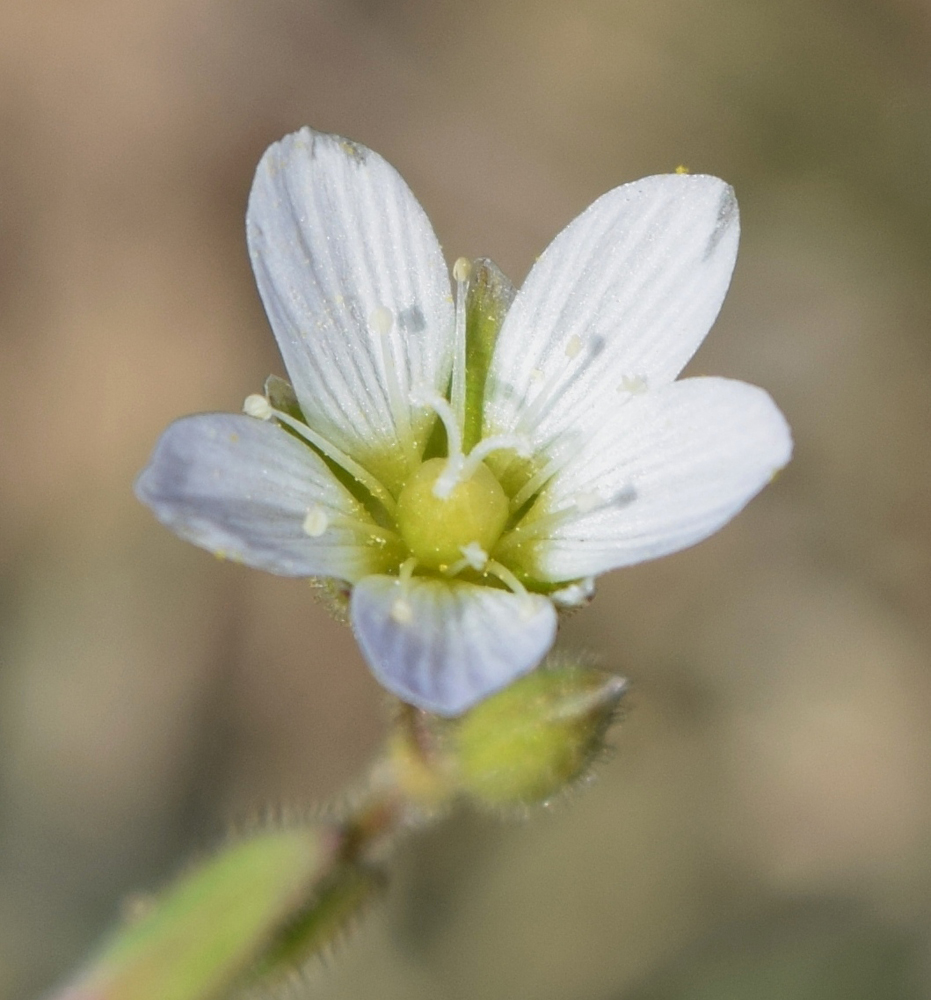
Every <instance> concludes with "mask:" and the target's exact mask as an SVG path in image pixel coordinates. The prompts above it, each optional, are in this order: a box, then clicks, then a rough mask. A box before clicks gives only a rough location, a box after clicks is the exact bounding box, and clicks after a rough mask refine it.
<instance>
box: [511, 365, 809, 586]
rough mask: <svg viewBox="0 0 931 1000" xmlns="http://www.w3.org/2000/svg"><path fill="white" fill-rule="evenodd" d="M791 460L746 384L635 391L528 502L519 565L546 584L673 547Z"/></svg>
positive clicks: (767, 404) (688, 383)
mask: <svg viewBox="0 0 931 1000" xmlns="http://www.w3.org/2000/svg"><path fill="white" fill-rule="evenodd" d="M791 453H792V439H791V435H790V432H789V427H788V425H787V424H786V421H785V418H784V417H783V416H782V414H781V413H780V412H779V410H778V409H777V408H776V405H775V404H774V403H773V401H772V400H771V399H770V397H769V396H768V395H767V394H766V393H765V392H764V391H763V390H762V389H758V388H756V386H752V385H747V384H745V383H743V382H735V381H730V380H728V379H719V378H695V379H684V380H683V381H681V382H675V383H673V384H672V385H668V386H664V387H663V388H661V389H658V390H656V391H655V392H650V393H647V394H645V395H643V396H641V397H638V398H637V399H635V400H632V401H631V402H630V403H629V404H628V405H626V406H622V407H619V408H617V409H616V411H615V413H614V414H613V416H612V418H611V419H610V420H608V421H606V422H605V424H604V425H602V427H601V428H600V429H599V430H598V431H597V433H594V434H592V435H591V436H590V437H589V438H588V440H587V441H586V442H585V445H584V447H583V448H582V449H581V450H580V451H579V452H578V453H577V454H576V455H575V456H574V457H573V458H572V459H571V460H570V461H569V462H568V464H566V465H565V466H564V468H563V469H562V470H561V471H560V472H559V474H558V475H557V476H556V477H554V479H553V480H552V481H551V482H550V483H549V484H548V485H547V486H546V488H545V489H544V490H543V492H542V493H541V494H540V497H539V499H538V501H537V503H536V505H535V506H534V507H533V509H532V510H531V511H530V512H529V514H528V516H527V517H526V518H525V519H524V521H523V522H522V524H521V527H520V530H519V531H518V532H516V533H515V534H516V537H517V538H519V537H521V536H524V542H523V544H522V545H521V547H520V550H519V551H520V558H521V561H522V565H523V566H524V567H525V568H526V569H528V571H530V572H532V573H533V574H534V575H535V576H536V577H537V578H538V579H542V580H550V581H554V582H555V581H560V580H570V579H574V578H576V577H582V576H588V575H591V574H596V573H603V572H604V571H605V570H609V569H613V568H615V567H618V566H627V565H630V564H631V563H637V562H642V561H643V560H645V559H653V558H655V557H657V556H661V555H665V554H666V553H669V552H675V551H677V550H678V549H682V548H685V547H686V546H688V545H692V544H694V543H695V542H698V541H701V540H702V539H703V538H706V537H707V536H708V535H710V534H712V533H713V532H715V531H717V529H718V528H720V527H721V526H722V525H723V524H725V523H726V522H727V521H729V520H730V519H731V518H732V517H733V516H734V515H735V514H736V513H737V512H738V511H739V510H740V509H741V508H742V507H743V506H744V505H745V504H746V503H747V502H748V501H749V500H750V499H751V498H752V497H753V496H754V495H755V494H756V493H758V492H759V490H761V489H762V488H763V487H764V486H765V485H766V484H767V483H768V482H769V481H770V480H771V479H772V477H773V475H774V474H775V473H776V472H777V471H778V470H779V469H781V468H782V467H783V466H784V465H785V464H786V462H788V460H789V457H790V455H791ZM514 540H515V541H516V538H515V539H514ZM514 551H516V550H514ZM506 557H507V556H506V552H504V551H500V552H499V554H498V555H497V558H499V559H506Z"/></svg>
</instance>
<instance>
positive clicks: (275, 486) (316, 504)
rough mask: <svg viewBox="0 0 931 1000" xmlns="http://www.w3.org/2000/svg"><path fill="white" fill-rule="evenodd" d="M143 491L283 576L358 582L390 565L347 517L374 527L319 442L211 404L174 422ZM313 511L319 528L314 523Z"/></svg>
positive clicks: (220, 549) (208, 542) (225, 551)
mask: <svg viewBox="0 0 931 1000" xmlns="http://www.w3.org/2000/svg"><path fill="white" fill-rule="evenodd" d="M136 496H138V497H139V499H140V500H141V501H142V502H143V503H144V504H147V505H148V506H149V507H151V508H152V510H153V511H154V513H155V516H156V517H157V518H158V519H159V520H160V521H161V522H162V523H163V524H166V525H167V526H168V527H169V528H171V529H172V530H173V531H174V532H176V533H177V534H178V535H180V536H181V537H182V538H185V539H187V540H188V541H189V542H193V543H194V544H195V545H199V546H201V547H202V548H205V549H208V550H209V551H211V552H213V553H215V554H216V555H218V556H223V557H225V558H227V559H231V560H233V561H235V562H243V563H246V564H247V565H249V566H255V567H258V568H259V569H265V570H269V571H270V572H272V573H278V574H280V575H282V576H335V577H339V578H341V579H343V580H349V581H350V582H352V581H354V580H357V579H358V578H359V577H361V576H364V575H366V574H367V573H377V572H382V571H383V570H384V569H385V557H384V555H383V549H382V548H379V547H378V546H377V545H375V544H373V541H374V540H373V538H372V536H371V535H370V534H367V533H366V532H365V530H364V528H363V530H362V531H359V530H357V529H355V528H353V527H351V526H348V525H347V524H346V523H345V521H344V520H342V519H346V518H349V519H352V521H354V522H356V523H358V522H361V523H362V524H369V525H372V527H374V525H373V523H372V521H371V519H370V518H369V516H368V514H367V513H366V512H365V510H364V508H363V507H362V505H361V504H360V503H359V502H358V501H357V500H355V499H354V498H353V497H352V496H351V495H350V494H349V493H348V492H347V491H346V490H345V489H344V487H343V486H342V485H341V484H340V483H339V482H338V481H337V479H336V478H335V477H334V475H333V473H332V472H330V470H329V469H328V468H327V466H326V465H325V463H324V462H323V461H322V460H321V459H320V458H319V457H318V456H317V455H316V454H315V453H314V452H313V451H311V449H310V448H308V447H307V446H306V445H304V444H302V443H301V442H300V441H298V440H296V439H295V438H294V437H292V436H291V435H290V434H288V433H287V432H286V431H284V430H282V429H281V428H280V427H278V426H276V425H274V424H268V423H263V422H262V421H259V420H255V419H253V418H252V417H245V416H237V415H233V414H225V413H210V414H201V415H199V416H194V417H185V418H184V419H183V420H178V421H176V422H175V423H173V424H172V425H171V426H170V427H169V428H168V429H167V430H166V431H165V433H164V434H162V436H161V438H159V441H158V444H156V446H155V450H154V452H153V453H152V458H151V460H150V461H149V464H148V465H147V466H146V468H145V469H144V470H143V471H142V473H141V474H140V476H139V478H138V479H137V480H136ZM309 515H310V517H309V520H310V522H311V523H312V528H313V530H314V532H318V533H317V534H315V536H314V537H311V535H310V534H308V533H307V531H305V529H304V522H305V520H308V516H309ZM324 522H325V523H324ZM321 528H322V530H319V529H321Z"/></svg>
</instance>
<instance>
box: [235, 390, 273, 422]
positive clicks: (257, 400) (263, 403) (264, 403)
mask: <svg viewBox="0 0 931 1000" xmlns="http://www.w3.org/2000/svg"><path fill="white" fill-rule="evenodd" d="M242 412H243V413H245V414H246V416H247V417H255V418H256V419H257V420H270V419H271V417H272V412H273V411H272V404H271V403H269V401H268V400H267V399H266V398H265V397H264V396H262V395H260V394H259V393H257V392H254V393H252V394H251V395H250V396H246V398H245V401H244V402H243V404H242Z"/></svg>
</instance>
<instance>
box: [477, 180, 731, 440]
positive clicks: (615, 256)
mask: <svg viewBox="0 0 931 1000" xmlns="http://www.w3.org/2000/svg"><path fill="white" fill-rule="evenodd" d="M738 231H739V223H738V214H737V202H736V200H735V198H734V193H733V191H732V189H731V188H730V187H729V186H728V185H727V184H725V183H724V182H723V181H721V180H718V179H717V178H716V177H707V176H701V175H695V176H692V175H686V174H667V175H662V176H657V177H646V178H644V179H643V180H640V181H636V182H635V183H633V184H625V185H624V186H623V187H619V188H615V189H614V190H613V191H609V192H608V193H607V194H606V195H604V196H603V197H601V198H599V199H598V200H597V201H596V202H595V203H594V204H593V205H591V206H590V207H589V208H588V209H587V210H586V211H585V212H583V213H582V214H581V215H580V216H579V217H578V218H577V219H575V220H574V221H573V222H571V223H570V224H569V225H568V226H567V227H566V229H564V230H563V231H562V232H561V233H560V234H559V235H558V236H557V237H556V239H554V240H553V242H552V243H551V244H550V246H549V247H548V248H547V250H546V251H545V252H544V254H543V255H542V257H540V259H539V260H538V261H537V263H536V264H535V265H534V267H533V269H532V270H531V272H530V274H529V276H528V277H527V280H526V282H525V283H524V286H523V288H521V290H520V291H519V292H518V294H517V298H516V299H515V300H514V304H513V305H512V306H511V309H510V311H509V312H508V315H507V318H506V319H505V321H504V326H503V327H502V329H501V333H500V335H499V337H498V342H497V345H496V349H495V355H494V358H493V360H492V364H491V372H490V377H489V384H488V387H487V390H486V397H485V398H486V410H485V414H486V416H485V434H486V436H487V435H491V434H501V433H512V432H515V431H517V432H521V433H525V434H530V435H531V436H532V439H533V441H534V444H535V446H536V447H537V449H538V450H542V451H548V450H550V449H551V448H552V447H553V446H554V444H555V442H556V440H557V439H558V438H559V437H560V436H561V435H563V434H564V433H565V432H568V433H569V435H570V436H572V434H573V432H574V431H577V430H579V429H583V430H584V431H585V432H588V431H589V430H590V429H592V428H595V427H597V426H598V425H599V424H600V423H601V421H602V420H603V419H604V417H605V415H606V414H607V413H608V412H609V411H610V410H612V409H614V407H615V406H616V403H617V400H618V395H619V393H635V392H637V391H640V390H642V389H643V388H646V387H647V386H658V385H663V384H665V383H667V382H671V381H672V380H673V379H674V378H675V377H676V375H678V373H679V372H680V371H681V369H682V367H683V366H684V365H685V363H686V362H687V361H688V360H689V358H690V357H691V356H692V354H693V353H694V352H695V350H696V349H697V348H698V345H699V344H700V343H701V342H702V340H703V339H704V337H705V334H706V333H707V332H708V329H709V328H710V327H711V324H712V323H713V322H714V320H715V317H716V316H717V314H718V310H719V309H720V307H721V303H722V301H723V299H724V294H725V292H726V291H727V286H728V284H729V283H730V278H731V272H732V270H733V268H734V261H735V259H736V255H737V240H738ZM573 447H574V445H573Z"/></svg>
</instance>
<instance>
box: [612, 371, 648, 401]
mask: <svg viewBox="0 0 931 1000" xmlns="http://www.w3.org/2000/svg"><path fill="white" fill-rule="evenodd" d="M648 388H649V385H648V383H647V380H646V379H645V378H644V377H643V376H642V375H625V376H624V377H623V378H622V379H621V384H620V385H619V386H618V387H617V391H618V392H629V393H630V394H631V395H632V396H641V395H643V393H645V392H646V391H647V389H648Z"/></svg>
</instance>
